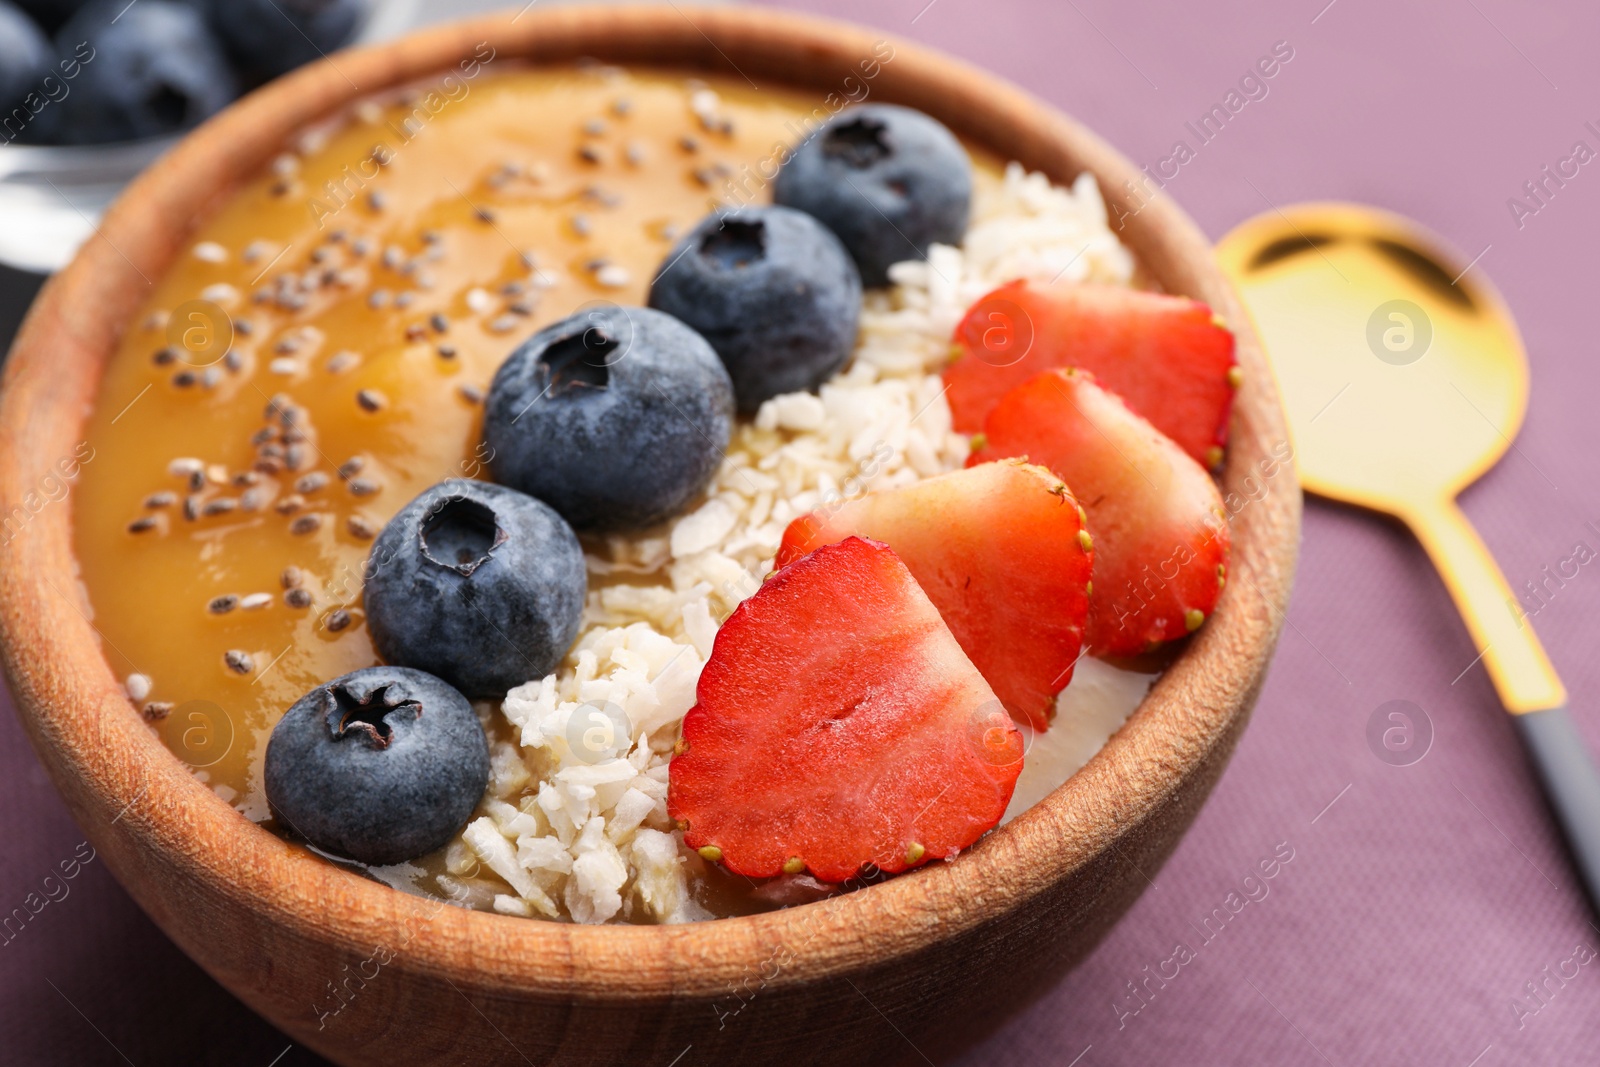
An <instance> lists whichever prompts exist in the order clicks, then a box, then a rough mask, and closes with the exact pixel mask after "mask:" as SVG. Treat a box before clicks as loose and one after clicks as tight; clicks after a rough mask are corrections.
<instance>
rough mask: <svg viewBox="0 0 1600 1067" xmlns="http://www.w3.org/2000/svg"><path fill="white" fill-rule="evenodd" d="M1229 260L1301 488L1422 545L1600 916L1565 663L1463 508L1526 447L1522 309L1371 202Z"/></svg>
mask: <svg viewBox="0 0 1600 1067" xmlns="http://www.w3.org/2000/svg"><path fill="white" fill-rule="evenodd" d="M1217 255H1218V258H1219V260H1220V261H1221V264H1222V267H1223V269H1224V270H1225V271H1226V272H1227V273H1228V274H1229V276H1230V277H1231V278H1232V279H1233V281H1234V284H1235V285H1237V286H1238V288H1239V292H1240V295H1241V296H1242V297H1243V298H1244V303H1245V305H1246V306H1247V307H1248V308H1249V311H1250V314H1251V316H1252V318H1253V319H1254V320H1255V324H1256V328H1257V331H1258V332H1259V334H1260V336H1261V339H1262V342H1263V344H1264V346H1265V348H1266V350H1267V353H1268V356H1269V358H1270V359H1271V362H1272V365H1273V369H1274V371H1275V372H1276V374H1277V377H1278V384H1279V387H1280V390H1281V393H1282V396H1283V403H1284V407H1285V409H1286V411H1287V414H1288V419H1289V426H1290V431H1291V434H1292V436H1293V438H1294V446H1295V462H1296V464H1297V465H1298V467H1299V471H1300V477H1301V482H1302V484H1303V485H1304V487H1305V488H1306V489H1307V490H1309V491H1310V492H1313V493H1316V494H1318V495H1320V496H1325V497H1329V498H1331V499H1334V500H1342V501H1345V502H1348V503H1352V504H1359V505H1363V506H1365V507H1368V508H1372V509H1374V510H1376V511H1382V512H1386V513H1388V514H1390V515H1394V516H1396V517H1397V518H1399V519H1400V520H1401V521H1402V522H1404V523H1405V524H1406V525H1407V526H1409V527H1410V528H1411V530H1412V531H1413V532H1414V533H1415V534H1416V536H1417V538H1418V540H1420V541H1421V542H1422V545H1423V547H1424V548H1425V549H1426V550H1427V552H1428V555H1429V557H1430V558H1431V559H1432V560H1433V562H1434V565H1435V566H1436V567H1437V568H1438V569H1439V573H1440V575H1441V576H1443V578H1444V581H1445V585H1446V586H1448V587H1449V590H1450V594H1451V596H1452V597H1454V599H1455V602H1456V606H1457V607H1458V608H1459V609H1460V611H1461V614H1462V617H1463V618H1464V619H1465V620H1466V623H1467V628H1468V630H1469V631H1470V632H1471V634H1472V640H1473V643H1474V646H1475V647H1476V648H1477V649H1479V650H1480V651H1479V659H1481V660H1482V662H1483V663H1484V665H1485V666H1486V668H1487V669H1488V672H1489V676H1490V678H1491V679H1492V681H1493V682H1494V686H1495V689H1496V691H1497V692H1498V693H1499V695H1500V699H1501V702H1502V703H1503V704H1504V705H1505V709H1506V710H1507V711H1508V712H1510V713H1511V714H1512V718H1513V721H1514V722H1515V723H1516V726H1517V733H1518V735H1519V736H1520V737H1521V738H1522V740H1523V743H1524V746H1525V747H1526V749H1527V751H1528V755H1529V757H1530V759H1531V761H1532V763H1533V765H1534V767H1535V768H1536V769H1537V770H1538V773H1539V777H1540V779H1541V781H1542V783H1543V785H1544V790H1545V795H1546V796H1547V797H1548V798H1549V801H1550V805H1551V807H1552V808H1553V809H1554V811H1555V814H1556V817H1557V819H1558V821H1559V822H1560V824H1561V828H1562V830H1563V832H1564V833H1565V835H1566V839H1567V843H1568V845H1569V847H1570V848H1571V851H1572V854H1573V858H1574V860H1575V861H1576V864H1577V867H1578V870H1579V873H1580V875H1581V876H1582V881H1583V884H1584V887H1585V889H1586V890H1587V893H1588V896H1589V901H1590V903H1591V906H1593V907H1594V908H1595V910H1596V911H1597V912H1600V773H1597V772H1596V769H1595V764H1594V761H1593V760H1592V759H1591V758H1590V756H1589V753H1588V750H1587V749H1586V748H1585V746H1584V744H1583V742H1582V740H1581V739H1580V737H1579V736H1578V732H1577V730H1576V729H1575V728H1574V727H1573V725H1572V721H1571V719H1570V718H1569V717H1568V716H1567V712H1566V701H1567V694H1566V690H1565V688H1564V687H1563V686H1562V684H1561V680H1560V678H1558V677H1557V676H1556V672H1555V668H1554V667H1552V666H1551V664H1550V660H1549V658H1548V657H1547V656H1546V655H1545V652H1544V649H1543V648H1542V647H1541V646H1540V644H1539V639H1538V637H1537V636H1536V635H1535V634H1534V632H1533V628H1532V626H1531V625H1530V624H1529V623H1528V621H1527V619H1526V618H1525V617H1523V616H1522V615H1520V614H1519V613H1518V611H1517V605H1518V602H1517V599H1516V596H1515V595H1514V594H1513V593H1512V591H1511V587H1510V586H1509V585H1508V584H1507V583H1506V580H1505V577H1504V576H1503V575H1502V574H1501V572H1500V568H1499V567H1498V566H1497V565H1496V564H1495V561H1494V558H1493V557H1492V556H1491V555H1490V554H1489V550H1488V548H1487V547H1486V546H1485V545H1484V543H1483V541H1482V540H1481V539H1480V538H1479V537H1478V534H1477V532H1476V531H1475V530H1474V529H1473V528H1472V524H1471V523H1470V522H1469V521H1468V519H1467V517H1466V516H1465V515H1464V514H1462V512H1461V509H1460V508H1459V507H1458V506H1457V505H1456V496H1457V495H1458V494H1459V493H1460V492H1461V491H1462V490H1463V489H1465V488H1466V487H1467V486H1468V485H1470V484H1471V483H1472V482H1473V481H1475V480H1476V479H1477V478H1478V477H1479V476H1480V475H1482V474H1483V473H1484V472H1485V471H1487V470H1488V469H1489V468H1490V467H1491V466H1493V465H1494V464H1495V462H1496V461H1498V460H1499V459H1500V457H1501V456H1502V455H1504V454H1505V452H1506V450H1507V449H1508V448H1509V447H1511V441H1512V439H1513V438H1514V437H1515V436H1516V434H1517V430H1518V428H1519V427H1520V426H1521V424H1522V418H1523V414H1524V412H1525V411H1526V409H1527V403H1528V364H1527V357H1526V355H1525V353H1524V351H1523V347H1522V338H1521V337H1520V335H1519V334H1518V332H1517V327H1516V324H1515V322H1514V321H1513V320H1512V317H1511V313H1510V311H1509V310H1508V309H1507V308H1506V305H1505V303H1504V301H1502V300H1501V298H1500V295H1499V293H1497V292H1496V291H1495V290H1494V287H1493V286H1491V285H1490V284H1489V283H1488V282H1487V281H1486V280H1484V278H1483V275H1482V272H1481V270H1480V271H1475V272H1472V273H1470V274H1469V273H1468V272H1467V268H1468V267H1470V266H1471V265H1470V264H1460V263H1456V261H1455V257H1454V256H1453V255H1451V254H1450V253H1449V252H1448V251H1446V250H1445V245H1444V243H1443V242H1442V241H1441V240H1439V239H1438V238H1437V237H1435V236H1434V235H1433V234H1431V233H1429V232H1427V231H1426V230H1424V229H1423V228H1422V227H1421V226H1418V225H1417V224H1416V223H1414V222H1412V221H1410V220H1409V219H1405V218H1402V217H1400V216H1398V215H1393V214H1390V213H1387V212H1383V211H1379V210H1377V209H1374V208H1369V207H1363V206H1361V205H1357V204H1337V203H1321V204H1301V205H1296V206H1294V207H1288V208H1284V209H1283V210H1282V211H1277V210H1274V211H1270V212H1266V213H1263V214H1261V215H1258V216H1256V217H1255V218H1252V219H1249V220H1247V221H1246V222H1244V223H1241V224H1240V225H1239V226H1237V227H1235V228H1234V229H1233V230H1232V231H1231V232H1230V233H1229V234H1228V235H1227V236H1226V237H1224V238H1223V239H1222V241H1221V243H1220V244H1219V245H1218V248H1217ZM1475 662H1476V661H1475Z"/></svg>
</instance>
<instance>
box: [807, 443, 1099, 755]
mask: <svg viewBox="0 0 1600 1067" xmlns="http://www.w3.org/2000/svg"><path fill="white" fill-rule="evenodd" d="M1082 530H1083V512H1082V510H1081V509H1080V508H1079V507H1078V502H1077V501H1076V500H1074V499H1073V498H1072V494H1071V493H1070V492H1068V490H1067V487H1066V486H1065V485H1063V484H1062V483H1061V479H1060V478H1057V477H1056V476H1055V475H1054V474H1051V473H1050V472H1049V471H1047V470H1045V469H1044V468H1043V467H1032V466H1029V465H1027V464H1026V463H1023V462H1021V461H1020V460H1007V461H1005V462H1003V463H985V464H982V465H981V466H977V467H973V468H971V469H969V470H964V471H955V472H953V473H950V474H942V475H940V476H938V477H937V478H929V479H927V480H926V481H923V482H918V483H917V484H915V485H910V486H906V487H905V488H903V489H892V490H888V491H886V492H880V493H868V494H867V495H866V496H862V497H858V498H856V499H854V500H850V501H847V502H845V503H843V504H838V505H834V506H832V507H828V508H823V509H822V510H820V511H813V512H812V513H811V514H809V515H802V516H801V517H800V518H798V519H796V520H794V522H792V523H790V524H789V528H788V529H787V530H786V531H784V535H783V545H782V547H781V548H779V549H778V562H777V565H778V566H779V567H783V566H786V565H787V564H789V563H791V562H793V561H794V560H797V559H799V558H800V557H801V556H803V555H805V554H806V553H807V552H810V551H811V550H812V549H814V548H816V547H817V546H818V545H823V544H828V543H830V542H833V541H839V540H842V539H844V538H846V537H849V536H850V535H852V534H859V535H860V536H862V537H871V538H875V539H877V540H879V541H883V542H884V543H886V544H887V545H888V546H889V547H890V548H892V549H894V551H895V554H896V555H898V556H899V557H900V559H901V560H902V561H904V563H905V565H906V566H907V567H908V568H909V569H910V570H911V576H912V577H913V578H915V579H916V580H917V584H918V585H920V586H922V591H923V592H925V593H927V594H928V598H929V599H930V600H932V601H933V603H934V606H935V607H937V608H938V609H939V613H940V614H941V615H943V616H944V621H945V625H947V626H949V627H950V632H951V633H953V634H955V637H956V640H957V641H958V642H960V644H961V649H962V651H964V652H965V653H966V654H967V655H968V656H969V657H971V659H972V662H973V665H974V666H976V667H977V668H978V670H979V671H980V672H981V673H982V674H983V676H984V678H985V679H987V680H988V682H989V684H990V685H991V686H993V687H994V691H995V694H996V695H997V696H999V698H1000V700H1001V702H1002V703H1004V704H1005V706H1006V709H1007V710H1008V711H1010V712H1011V714H1012V715H1014V716H1016V717H1017V718H1019V719H1026V720H1027V721H1028V722H1030V723H1031V724H1032V725H1033V727H1034V729H1036V730H1043V729H1045V728H1046V727H1047V726H1049V725H1050V714H1051V712H1052V711H1054V710H1055V695H1056V694H1057V693H1059V692H1060V691H1061V690H1062V689H1064V688H1065V687H1066V685H1067V683H1068V682H1069V681H1071V680H1072V665H1073V664H1074V663H1076V662H1077V660H1078V654H1079V653H1080V652H1081V651H1082V649H1083V628H1084V621H1085V619H1086V617H1087V615H1088V611H1089V594H1088V583H1089V577H1090V571H1089V568H1090V563H1091V560H1092V554H1091V551H1090V549H1089V539H1088V537H1087V536H1082Z"/></svg>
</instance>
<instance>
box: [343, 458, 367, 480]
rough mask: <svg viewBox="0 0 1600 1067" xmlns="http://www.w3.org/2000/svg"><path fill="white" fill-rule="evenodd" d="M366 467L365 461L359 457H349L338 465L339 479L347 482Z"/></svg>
mask: <svg viewBox="0 0 1600 1067" xmlns="http://www.w3.org/2000/svg"><path fill="white" fill-rule="evenodd" d="M366 465H367V461H366V460H365V459H363V458H362V457H361V456H351V457H350V458H349V459H347V460H345V461H344V462H343V463H341V464H339V470H338V474H339V477H341V478H343V479H345V480H347V481H348V480H349V479H350V478H352V477H354V476H355V475H356V474H359V473H360V472H361V468H362V467H365V466H366Z"/></svg>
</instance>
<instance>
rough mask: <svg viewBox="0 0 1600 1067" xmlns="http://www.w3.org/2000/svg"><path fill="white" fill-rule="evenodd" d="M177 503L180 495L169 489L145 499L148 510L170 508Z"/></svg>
mask: <svg viewBox="0 0 1600 1067" xmlns="http://www.w3.org/2000/svg"><path fill="white" fill-rule="evenodd" d="M177 502H178V494H177V493H174V492H172V491H171V490H168V489H163V490H161V492H159V493H151V494H150V495H149V496H147V497H145V498H144V506H145V507H147V508H170V507H171V506H172V505H174V504H176V503H177Z"/></svg>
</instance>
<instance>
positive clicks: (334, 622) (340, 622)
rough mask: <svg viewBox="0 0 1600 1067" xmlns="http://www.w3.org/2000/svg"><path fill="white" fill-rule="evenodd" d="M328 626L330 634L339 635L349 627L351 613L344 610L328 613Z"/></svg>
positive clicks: (338, 609)
mask: <svg viewBox="0 0 1600 1067" xmlns="http://www.w3.org/2000/svg"><path fill="white" fill-rule="evenodd" d="M327 624H328V630H329V632H330V633H338V632H339V631H340V630H343V629H346V628H348V627H349V625H350V613H349V612H348V611H346V610H345V609H344V608H335V609H334V610H333V611H331V612H329V613H328V619H327Z"/></svg>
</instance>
